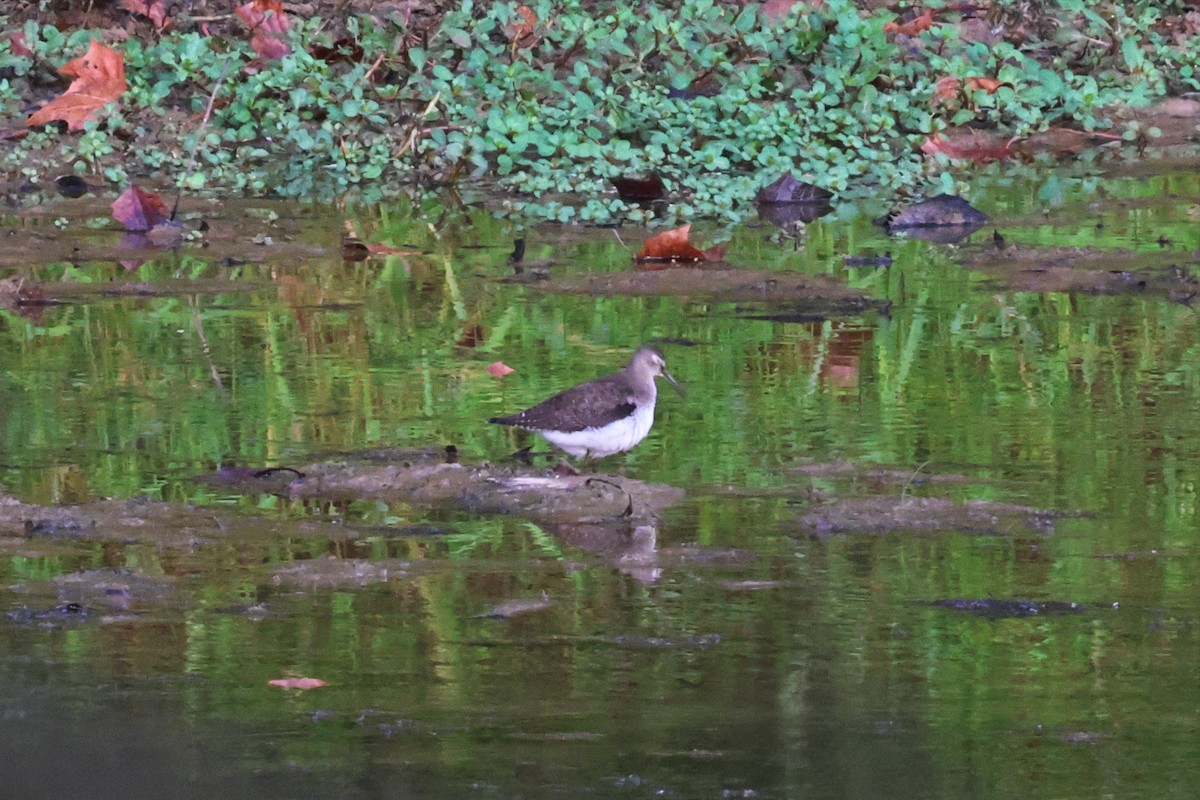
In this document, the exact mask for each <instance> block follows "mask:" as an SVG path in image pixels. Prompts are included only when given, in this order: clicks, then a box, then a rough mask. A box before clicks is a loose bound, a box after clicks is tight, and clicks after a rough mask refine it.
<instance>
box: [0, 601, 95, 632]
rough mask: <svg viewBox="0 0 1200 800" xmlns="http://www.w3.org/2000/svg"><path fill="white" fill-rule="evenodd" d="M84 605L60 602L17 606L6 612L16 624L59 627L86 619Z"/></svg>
mask: <svg viewBox="0 0 1200 800" xmlns="http://www.w3.org/2000/svg"><path fill="white" fill-rule="evenodd" d="M89 613H90V612H89V611H88V609H87V607H86V606H83V605H80V604H79V603H61V604H59V605H57V606H54V607H53V608H42V609H35V608H24V607H22V608H18V609H14V610H12V611H9V612H7V616H8V618H9V619H10V620H12V621H13V622H14V623H16V624H17V625H32V626H37V627H45V628H61V627H62V626H64V625H72V624H74V623H77V622H82V621H83V620H86V619H87V618H88V616H89Z"/></svg>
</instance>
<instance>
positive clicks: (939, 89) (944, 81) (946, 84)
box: [933, 75, 962, 106]
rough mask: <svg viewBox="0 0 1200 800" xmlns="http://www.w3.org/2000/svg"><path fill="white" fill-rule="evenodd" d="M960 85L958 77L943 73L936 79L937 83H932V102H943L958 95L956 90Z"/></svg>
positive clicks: (935, 103)
mask: <svg viewBox="0 0 1200 800" xmlns="http://www.w3.org/2000/svg"><path fill="white" fill-rule="evenodd" d="M961 86H962V84H961V83H960V82H959V80H958V78H955V77H953V76H951V75H943V76H942V77H940V78H938V79H937V83H935V84H934V85H933V104H934V105H935V106H936V105H937V104H938V103H945V102H949V101H950V100H953V99H954V98H956V97H958V90H959V88H960V87H961Z"/></svg>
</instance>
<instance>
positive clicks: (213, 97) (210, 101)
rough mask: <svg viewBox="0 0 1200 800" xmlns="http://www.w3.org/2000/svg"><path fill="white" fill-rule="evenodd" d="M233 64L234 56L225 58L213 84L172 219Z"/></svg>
mask: <svg viewBox="0 0 1200 800" xmlns="http://www.w3.org/2000/svg"><path fill="white" fill-rule="evenodd" d="M231 66H233V56H230V57H229V58H227V59H226V60H225V66H224V67H222V68H221V74H220V76H219V77H218V78H217V82H216V85H214V86H213V90H212V94H210V95H209V96H208V106H207V107H206V108H205V109H204V117H203V118H202V119H201V120H200V127H199V128H197V129H196V142H195V143H194V144H193V145H192V152H191V154H190V155H189V156H188V163H187V167H186V168H185V169H184V170H183V175H181V176H180V179H179V186H178V189H177V191H176V192H175V205H173V206H171V219H175V214H176V213H177V212H178V211H179V200H180V199H181V198H182V197H183V182H184V181H185V180H186V179H187V176H188V175H190V174H191V172H192V168H193V167H195V166H196V155H197V153H199V152H200V142H202V141H204V140H203V138H201V134H202V133H204V128H205V127H206V126H207V125H208V120H209V119H210V118H211V117H212V111H213V105H214V104H215V103H216V102H217V92H219V91H221V84H222V83H224V82H225V76H226V75H227V74H229V68H230V67H231Z"/></svg>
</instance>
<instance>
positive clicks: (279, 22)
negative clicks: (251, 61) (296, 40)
mask: <svg viewBox="0 0 1200 800" xmlns="http://www.w3.org/2000/svg"><path fill="white" fill-rule="evenodd" d="M234 11H235V12H236V13H237V15H238V19H240V20H241V21H242V22H244V23H245V25H246V27H247V28H249V29H250V30H251V31H252V32H253V33H254V37H253V38H252V39H251V40H250V47H251V48H253V49H254V52H255V53H258V56H259V58H262V59H264V60H266V61H272V60H275V59H279V58H283V57H284V56H286V55H287V54H288V53H290V52H292V48H291V45H289V44H288V43H287V41H286V39H287V32H288V29H289V28H290V27H291V22H290V21H289V20H288V17H287V14H285V13H284V12H283V2H282V0H250V2H249V3H246V4H244V5H240V6H238V7H237V8H236V9H234Z"/></svg>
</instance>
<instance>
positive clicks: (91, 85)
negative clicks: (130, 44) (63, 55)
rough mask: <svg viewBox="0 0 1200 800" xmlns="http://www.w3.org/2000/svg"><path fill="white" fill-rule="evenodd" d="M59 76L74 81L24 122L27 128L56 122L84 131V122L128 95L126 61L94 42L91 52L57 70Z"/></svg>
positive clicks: (90, 46) (104, 46)
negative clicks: (60, 121) (64, 76)
mask: <svg viewBox="0 0 1200 800" xmlns="http://www.w3.org/2000/svg"><path fill="white" fill-rule="evenodd" d="M58 71H59V73H61V74H63V75H66V76H67V77H70V78H74V79H75V80H74V81H72V82H71V85H70V86H68V87H67V91H66V92H64V93H63V94H61V95H60V96H58V97H56V98H54V99H53V100H51V101H50V102H49V103H47V104H46V105H44V106H42V107H41V108H39V109H38V110H37V111H35V112H34V113H33V114H32V115H31V116H30V117H29V119H27V120H25V125H26V126H27V127H30V128H33V127H36V126H38V125H45V124H46V123H48V122H53V121H54V120H59V119H61V120H63V121H64V122H66V123H67V128H68V129H69V130H73V131H78V130H82V129H83V123H84V121H86V120H88V119H91V118H92V116H93V115H95V113H96V112H97V111H98V110H100V109H101V108H102V107H104V106H106V105H108V104H109V103H111V102H113V101H114V100H116V99H117V98H119V97H120V96H121V95H123V94H125V90H126V89H128V88H129V87H128V85H127V84H126V83H125V59H124V57H122V56H121V54H120V53H117V52H115V51H113V50H112V49H110V48H109V47H108V46H107V45H105V44H103V43H101V42H98V41H96V40H95V39H93V40H92V43H91V44H90V45H89V46H88V51H87V53H85V54H84V55H82V56H80V57H79V58H76V59H74V60H72V61H68V62H67V63H66V64H63V65H62V66H61V67H59V69H58Z"/></svg>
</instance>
